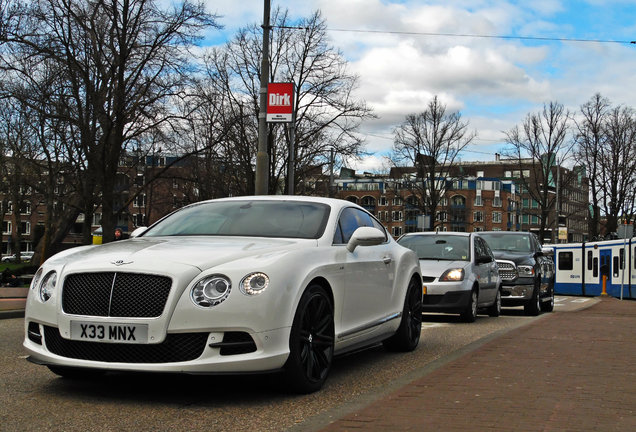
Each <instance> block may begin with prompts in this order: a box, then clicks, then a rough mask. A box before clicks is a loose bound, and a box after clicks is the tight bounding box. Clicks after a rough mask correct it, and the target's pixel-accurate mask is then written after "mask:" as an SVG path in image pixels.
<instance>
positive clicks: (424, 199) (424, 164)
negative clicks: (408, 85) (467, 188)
mask: <svg viewBox="0 0 636 432" xmlns="http://www.w3.org/2000/svg"><path fill="white" fill-rule="evenodd" d="M394 134H395V141H394V145H393V150H394V153H395V156H394V157H395V160H396V161H397V162H400V163H407V164H409V165H410V166H411V167H415V174H414V175H413V176H410V178H409V179H407V181H406V186H407V187H408V188H410V189H411V192H412V194H413V195H414V196H415V197H416V198H417V201H416V202H417V203H419V205H420V208H421V210H422V212H423V213H424V214H425V215H430V225H429V229H433V228H434V226H435V220H436V217H435V216H436V214H435V212H436V210H437V208H438V207H439V205H440V203H441V201H442V198H443V197H444V194H445V191H446V181H447V177H448V176H449V175H450V173H451V170H452V167H453V166H454V165H455V162H456V160H457V158H458V155H459V153H460V152H461V151H462V150H463V149H464V148H465V147H466V146H467V145H468V144H470V143H471V141H472V140H473V139H474V138H475V136H476V133H475V132H469V131H468V122H463V121H462V119H461V114H460V113H459V112H448V111H447V109H446V105H444V104H443V103H441V102H440V100H439V99H438V97H437V96H435V97H434V98H433V99H432V100H431V101H430V102H429V103H428V106H427V108H426V110H425V111H423V112H421V113H419V114H409V115H407V116H406V120H405V121H404V123H402V125H400V126H399V127H397V128H396V129H395V131H394Z"/></svg>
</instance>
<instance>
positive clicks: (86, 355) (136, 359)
mask: <svg viewBox="0 0 636 432" xmlns="http://www.w3.org/2000/svg"><path fill="white" fill-rule="evenodd" d="M207 339H208V334H207V333H170V334H168V335H167V336H166V339H165V340H164V341H163V342H162V343H160V344H148V345H132V344H118V343H99V342H85V341H76V340H68V339H64V338H63V337H62V336H60V332H59V331H58V329H57V328H55V327H49V326H44V343H45V345H46V347H47V349H48V350H49V351H51V352H52V353H53V354H56V355H59V356H62V357H67V358H74V359H80V360H92V361H100V362H107V363H115V362H116V363H174V362H184V361H191V360H195V359H197V358H199V357H200V356H201V354H202V353H203V350H204V349H205V343H206V341H207Z"/></svg>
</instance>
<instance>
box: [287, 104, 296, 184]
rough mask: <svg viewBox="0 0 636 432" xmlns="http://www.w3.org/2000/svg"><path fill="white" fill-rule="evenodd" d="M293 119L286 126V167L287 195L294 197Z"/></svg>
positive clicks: (294, 127)
mask: <svg viewBox="0 0 636 432" xmlns="http://www.w3.org/2000/svg"><path fill="white" fill-rule="evenodd" d="M293 117H294V118H292V122H291V123H288V124H287V127H288V128H289V164H288V166H287V193H288V194H289V195H294V176H295V169H294V164H295V163H296V155H295V141H296V122H295V121H294V120H295V117H296V116H293Z"/></svg>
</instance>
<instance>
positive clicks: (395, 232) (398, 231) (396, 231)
mask: <svg viewBox="0 0 636 432" xmlns="http://www.w3.org/2000/svg"><path fill="white" fill-rule="evenodd" d="M392 231H393V237H399V236H401V235H402V227H401V226H396V227H393V229H392Z"/></svg>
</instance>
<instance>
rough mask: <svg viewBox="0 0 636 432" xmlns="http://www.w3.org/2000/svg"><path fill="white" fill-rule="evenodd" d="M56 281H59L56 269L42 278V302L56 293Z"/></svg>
mask: <svg viewBox="0 0 636 432" xmlns="http://www.w3.org/2000/svg"><path fill="white" fill-rule="evenodd" d="M55 282H57V273H56V272H55V271H51V272H48V273H47V274H46V276H44V279H42V283H41V284H40V300H42V303H45V302H46V301H48V300H49V299H50V298H51V297H53V294H55Z"/></svg>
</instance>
